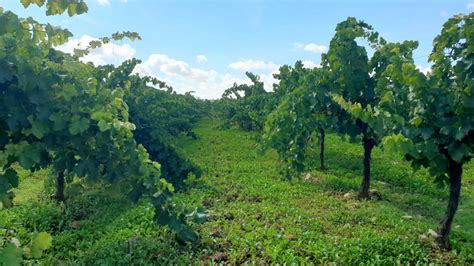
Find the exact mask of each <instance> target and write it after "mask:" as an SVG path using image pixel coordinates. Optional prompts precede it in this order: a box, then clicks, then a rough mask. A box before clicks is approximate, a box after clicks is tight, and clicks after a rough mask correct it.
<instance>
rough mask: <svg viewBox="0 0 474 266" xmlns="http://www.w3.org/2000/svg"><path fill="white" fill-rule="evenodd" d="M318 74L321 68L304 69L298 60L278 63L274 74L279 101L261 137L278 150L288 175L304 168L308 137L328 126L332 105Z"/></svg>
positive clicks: (320, 72) (276, 94)
mask: <svg viewBox="0 0 474 266" xmlns="http://www.w3.org/2000/svg"><path fill="white" fill-rule="evenodd" d="M322 75H324V73H323V70H321V69H318V68H315V69H305V68H304V67H303V64H302V63H301V62H300V61H298V62H296V64H295V67H294V68H292V67H289V66H283V67H281V68H280V73H279V74H278V75H276V78H278V79H279V84H278V85H277V86H276V89H275V97H274V98H280V103H279V105H278V106H277V107H276V108H275V109H274V110H273V111H272V112H271V113H270V114H269V115H268V117H267V120H266V122H265V129H264V134H263V139H264V142H265V144H264V145H265V146H269V147H272V148H274V149H276V151H277V152H278V155H279V156H280V159H281V160H282V162H284V164H285V166H286V167H287V169H285V172H286V173H287V175H288V177H290V176H291V174H292V172H293V171H296V173H301V172H302V171H304V170H305V160H306V151H307V149H308V146H309V145H310V138H311V137H312V136H314V135H315V134H316V135H319V132H320V131H323V132H324V129H326V128H329V125H330V118H329V116H330V114H331V108H334V106H333V104H332V101H331V99H330V98H329V97H328V95H327V88H325V87H324V86H322V85H321V80H322ZM280 95H281V96H280ZM320 141H322V140H320Z"/></svg>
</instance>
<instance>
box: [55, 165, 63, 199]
mask: <svg viewBox="0 0 474 266" xmlns="http://www.w3.org/2000/svg"><path fill="white" fill-rule="evenodd" d="M64 186H65V180H64V171H59V172H58V174H57V176H56V193H55V194H54V199H55V200H57V201H64V200H65V197H64Z"/></svg>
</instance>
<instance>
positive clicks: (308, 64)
mask: <svg viewBox="0 0 474 266" xmlns="http://www.w3.org/2000/svg"><path fill="white" fill-rule="evenodd" d="M303 66H304V67H305V68H315V67H320V65H319V64H316V63H315V62H313V61H310V60H305V61H303Z"/></svg>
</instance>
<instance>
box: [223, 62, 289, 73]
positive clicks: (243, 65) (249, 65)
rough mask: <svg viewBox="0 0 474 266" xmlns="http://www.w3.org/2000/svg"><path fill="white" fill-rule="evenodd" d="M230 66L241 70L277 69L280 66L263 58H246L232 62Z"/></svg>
mask: <svg viewBox="0 0 474 266" xmlns="http://www.w3.org/2000/svg"><path fill="white" fill-rule="evenodd" d="M227 67H228V68H231V69H234V70H240V71H255V70H275V69H278V68H279V67H280V66H279V65H277V64H275V63H273V62H265V61H261V60H244V61H237V62H234V63H231V64H229V65H228V66H227Z"/></svg>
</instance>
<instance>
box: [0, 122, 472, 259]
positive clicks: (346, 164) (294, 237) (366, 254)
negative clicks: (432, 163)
mask: <svg viewBox="0 0 474 266" xmlns="http://www.w3.org/2000/svg"><path fill="white" fill-rule="evenodd" d="M218 124H219V123H218V121H212V120H205V121H201V122H200V123H199V124H198V126H197V127H196V128H195V132H196V134H197V136H198V139H197V140H191V139H186V138H182V139H180V140H179V141H178V142H177V145H178V147H179V149H180V150H181V151H182V152H183V153H185V154H187V155H188V156H189V157H190V158H191V159H192V160H193V161H194V162H196V163H197V164H198V165H199V166H201V167H202V170H203V173H204V174H203V177H202V179H200V180H198V181H196V182H194V183H192V184H191V187H190V188H189V189H188V190H187V191H185V192H182V193H179V194H178V195H177V197H176V201H177V202H181V203H184V204H185V205H187V206H189V207H194V206H199V205H205V206H206V207H207V208H208V209H209V211H210V213H211V216H210V218H209V221H208V222H206V223H205V224H203V225H195V226H194V227H195V228H196V230H197V231H198V232H199V234H200V236H201V239H200V242H199V243H197V244H179V243H178V242H177V241H176V240H175V238H174V235H173V233H171V232H170V231H169V230H168V229H166V228H163V227H158V226H156V225H155V224H154V223H153V221H152V217H153V211H152V209H151V208H150V206H149V205H148V204H147V203H146V202H141V203H140V204H138V205H134V204H132V203H129V202H128V201H127V200H126V198H125V197H124V195H123V193H121V192H120V190H119V189H117V188H116V186H113V185H112V186H103V187H91V188H88V189H86V190H85V191H84V192H83V193H81V194H79V195H77V196H75V197H72V198H71V199H70V201H69V202H68V203H67V204H66V205H58V204H56V203H53V202H51V201H49V200H48V197H46V196H45V195H44V194H45V193H44V192H43V188H44V185H43V183H44V179H45V178H47V176H48V175H49V173H48V172H47V171H44V172H41V173H38V174H35V175H33V176H28V175H29V174H28V173H24V178H28V179H27V180H28V181H27V180H26V179H25V180H24V182H22V185H21V187H20V188H19V189H18V191H17V192H16V193H17V195H18V197H17V199H16V202H17V204H18V206H17V207H15V208H13V209H11V210H7V211H2V213H1V214H0V222H3V223H4V224H5V225H6V226H7V227H9V228H12V229H13V230H16V231H17V232H18V234H19V236H20V241H22V243H23V242H25V241H28V238H29V237H30V236H29V234H28V233H30V232H34V231H35V230H36V231H41V230H45V231H48V232H50V233H52V234H53V237H54V238H53V248H52V249H51V250H49V251H48V252H47V253H46V254H45V256H44V257H43V259H41V260H40V261H39V262H40V263H43V264H76V263H81V264H105V265H115V264H130V263H132V264H189V263H196V262H197V263H207V262H213V261H214V262H219V261H220V262H227V263H232V264H241V263H249V262H251V263H257V264H267V263H284V262H286V263H310V262H311V263H322V264H327V263H329V262H336V263H338V264H361V263H364V264H395V263H404V264H407V263H410V264H415V263H423V264H425V263H430V262H433V263H440V264H444V263H451V264H472V263H474V252H473V251H474V213H473V212H472V210H473V208H474V201H473V199H474V175H473V173H474V166H473V163H470V164H469V165H468V166H467V167H465V169H464V180H463V190H462V201H461V205H460V207H459V210H458V213H457V215H456V217H455V221H454V228H453V232H452V244H453V248H454V249H453V251H451V252H440V251H438V250H436V249H434V248H433V247H432V239H430V238H429V237H426V238H425V237H424V235H426V232H427V231H428V229H436V226H437V222H438V221H439V220H440V218H441V217H442V215H443V212H444V209H445V206H446V200H447V188H438V187H437V186H436V185H435V184H433V183H432V181H431V179H430V177H429V176H428V175H427V173H426V171H419V172H416V173H413V172H412V170H411V168H410V167H409V165H408V164H407V163H406V162H403V161H402V160H400V159H399V158H398V156H397V155H396V154H391V153H387V152H382V151H380V150H375V151H374V155H373V182H372V188H375V189H377V190H378V191H379V193H380V195H381V199H379V200H371V201H358V200H355V199H354V198H353V195H355V194H356V192H357V188H358V186H359V182H360V179H361V173H362V163H361V161H362V158H361V154H362V147H361V145H358V144H352V143H348V142H344V141H341V140H340V139H339V138H337V137H336V136H332V135H329V136H328V139H327V166H328V167H329V169H328V170H327V171H324V172H320V171H310V172H309V173H308V174H305V175H303V177H302V178H301V179H295V180H293V181H286V180H283V178H282V175H281V174H280V171H279V169H281V165H280V164H279V162H278V160H277V155H276V154H275V153H274V152H273V151H269V152H267V153H265V154H263V155H262V154H261V153H260V152H259V145H258V144H257V142H256V141H255V139H256V138H257V137H258V136H257V134H256V133H249V132H243V131H240V130H238V129H229V130H223V131H221V130H218V129H217V127H218ZM313 153H314V156H311V158H318V156H317V150H312V151H310V155H311V154H313ZM312 163H313V164H314V165H317V163H318V162H317V161H314V162H312ZM26 181H27V182H26ZM46 183H47V182H46ZM347 193H349V194H347Z"/></svg>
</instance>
